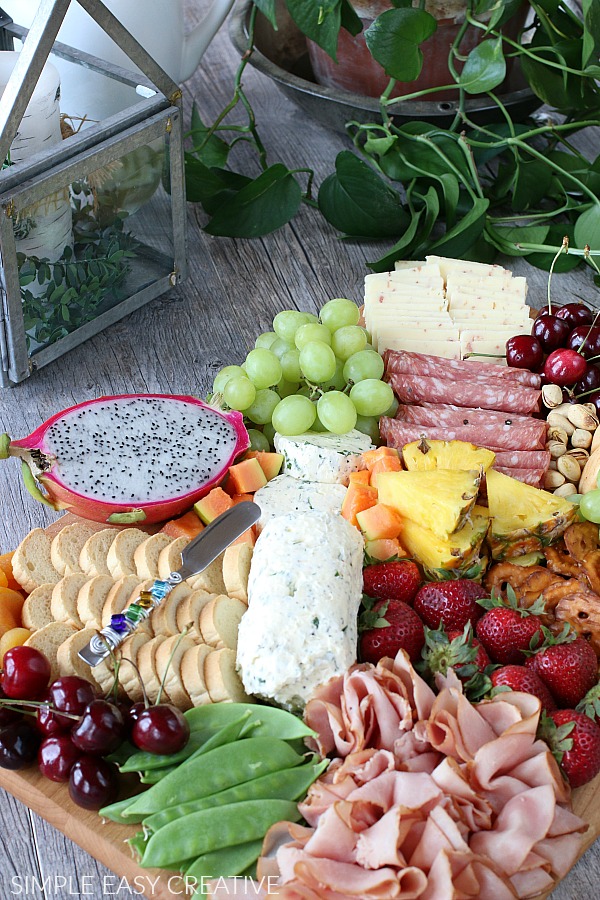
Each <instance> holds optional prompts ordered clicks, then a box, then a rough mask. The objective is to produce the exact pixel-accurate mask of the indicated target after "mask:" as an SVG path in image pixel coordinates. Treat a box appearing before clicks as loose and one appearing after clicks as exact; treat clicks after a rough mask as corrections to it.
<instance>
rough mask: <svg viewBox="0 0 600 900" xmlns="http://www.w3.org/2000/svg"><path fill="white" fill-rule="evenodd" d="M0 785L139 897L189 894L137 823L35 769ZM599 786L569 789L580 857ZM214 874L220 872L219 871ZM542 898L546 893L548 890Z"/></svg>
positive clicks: (5, 775)
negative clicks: (134, 847)
mask: <svg viewBox="0 0 600 900" xmlns="http://www.w3.org/2000/svg"><path fill="white" fill-rule="evenodd" d="M0 787H1V788H4V790H6V791H8V792H9V793H10V794H12V795H13V797H16V798H17V800H20V801H21V802H22V803H25V804H26V805H27V806H28V807H29V808H30V809H31V810H33V812H35V813H37V814H38V815H40V816H42V818H43V819H46V821H47V822H50V824H51V825H53V826H54V827H55V828H58V830H59V831H62V833H63V834H64V835H66V837H68V838H69V839H70V840H72V841H74V842H75V843H76V844H78V845H79V846H80V847H82V848H83V849H84V850H85V851H86V852H87V853H89V854H90V856H93V857H94V858H95V859H97V860H99V861H100V862H101V863H103V864H104V865H105V866H107V867H108V868H109V869H111V870H112V871H113V872H114V873H115V874H116V875H118V876H119V877H120V878H126V879H127V881H128V882H129V884H130V885H132V887H133V889H134V892H137V894H138V895H139V894H140V892H141V891H144V893H145V895H146V896H148V897H152V900H168V898H172V897H180V898H181V897H186V896H189V894H187V895H186V893H185V885H184V882H183V880H182V878H181V877H180V876H179V875H177V873H176V872H168V871H166V870H165V869H142V868H141V866H139V865H138V863H137V862H136V861H135V859H134V858H133V856H132V853H131V851H130V849H129V846H128V844H127V843H125V842H126V841H127V838H129V837H131V836H132V835H134V834H135V833H136V831H138V830H139V826H137V825H117V824H116V823H115V822H107V821H106V820H101V819H100V817H99V816H98V814H97V813H95V812H89V811H87V810H85V809H81V807H79V806H76V805H75V803H73V801H72V800H71V798H70V797H69V791H68V788H67V786H66V785H64V784H56V783H55V782H52V781H48V779H47V778H44V777H43V776H42V775H40V773H39V772H38V771H37V769H36V768H31V769H27V770H25V771H21V772H10V771H8V770H7V769H0ZM599 790H600V775H598V776H597V777H596V778H595V779H594V781H591V782H590V783H589V784H586V785H585V787H582V788H578V790H576V791H574V792H573V806H574V810H575V812H576V813H577V815H579V816H581V817H582V818H583V819H585V820H586V822H589V825H590V827H589V829H588V831H587V832H586V833H585V834H584V835H583V843H582V848H581V854H580V855H581V856H582V855H583V854H584V853H585V851H586V850H587V849H588V847H590V846H591V845H592V844H593V843H594V841H595V840H596V838H597V837H599V836H600V803H599V802H598V796H599V794H598V792H599ZM214 874H215V875H216V876H218V875H219V874H220V873H218V872H215V873H214ZM134 879H135V880H134ZM541 896H542V897H544V898H545V897H549V896H550V893H546V894H543V895H541Z"/></svg>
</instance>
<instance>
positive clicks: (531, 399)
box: [390, 374, 542, 415]
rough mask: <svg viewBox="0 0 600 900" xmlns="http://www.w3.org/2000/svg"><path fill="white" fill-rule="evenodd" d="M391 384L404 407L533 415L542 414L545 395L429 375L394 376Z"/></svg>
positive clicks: (522, 388)
mask: <svg viewBox="0 0 600 900" xmlns="http://www.w3.org/2000/svg"><path fill="white" fill-rule="evenodd" d="M390 384H391V385H392V388H393V389H394V393H395V394H396V396H397V398H398V400H399V401H400V403H408V404H413V403H417V404H419V403H423V402H426V403H448V404H450V403H451V404H453V405H455V406H467V407H469V408H472V407H473V405H474V404H477V405H478V406H481V407H482V408H483V409H496V410H502V411H503V412H509V413H510V412H513V413H519V414H520V415H531V414H532V413H537V412H539V411H540V403H541V396H542V395H541V391H538V390H535V389H534V388H530V387H525V386H524V385H522V384H514V383H510V382H508V383H501V382H495V383H494V382H470V381H454V382H453V381H449V380H448V379H447V377H446V378H439V377H435V378H434V377H429V376H425V375H414V374H413V375H406V374H392V376H391V378H390Z"/></svg>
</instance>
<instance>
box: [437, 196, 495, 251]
mask: <svg viewBox="0 0 600 900" xmlns="http://www.w3.org/2000/svg"><path fill="white" fill-rule="evenodd" d="M489 205H490V201H489V200H485V199H483V198H477V199H476V200H475V201H474V202H473V206H472V208H471V209H470V210H469V212H468V213H467V214H466V215H465V216H463V217H462V219H460V221H458V222H457V223H456V225H454V227H453V228H450V229H449V230H448V231H446V234H445V235H444V236H443V237H442V238H440V239H439V240H437V241H434V243H433V244H430V245H429V248H428V249H429V252H430V253H431V251H434V252H435V253H436V254H441V255H442V256H452V257H454V258H455V259H464V257H465V256H466V254H467V253H468V251H469V248H470V247H471V246H472V245H473V244H474V243H475V241H476V240H477V239H478V238H479V237H480V235H481V234H482V233H483V229H484V227H485V214H486V212H487V209H488V206H489Z"/></svg>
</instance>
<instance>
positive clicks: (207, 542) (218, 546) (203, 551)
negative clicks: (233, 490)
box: [79, 501, 260, 666]
mask: <svg viewBox="0 0 600 900" xmlns="http://www.w3.org/2000/svg"><path fill="white" fill-rule="evenodd" d="M259 518H260V507H259V506H257V504H256V503H251V502H249V501H244V502H242V503H236V505H235V506H232V507H231V509H228V510H226V511H225V512H224V513H222V514H221V515H220V516H218V517H217V518H216V519H215V520H214V521H213V522H211V523H210V525H208V526H207V527H206V528H204V529H203V530H202V531H201V532H200V534H199V535H198V536H197V537H195V538H194V540H193V541H190V543H189V544H188V545H187V547H185V548H184V550H183V552H182V554H181V562H182V565H181V568H180V569H178V570H177V571H176V572H171V574H170V575H169V577H168V578H167V579H166V580H165V581H162V580H160V579H157V580H156V581H155V582H154V584H153V585H152V586H151V587H150V588H149V589H148V590H147V591H140V595H139V597H138V599H137V600H136V602H135V603H132V604H131V605H130V606H128V607H127V609H126V610H124V611H123V612H122V613H119V614H118V615H114V616H111V620H110V625H108V626H107V627H106V628H103V629H102V631H100V632H98V634H95V635H94V637H93V638H92V639H91V641H90V642H89V644H87V645H86V646H85V647H83V648H82V649H81V650H80V651H79V657H80V659H82V660H83V661H84V662H86V663H87V664H88V665H89V666H97V665H98V663H101V662H102V660H104V659H106V657H107V656H110V654H111V653H112V652H113V651H114V650H116V648H117V647H118V646H119V645H120V644H122V643H123V641H124V640H125V638H126V637H129V635H130V634H131V633H132V632H133V631H135V629H136V628H137V627H138V625H139V624H140V622H144V621H145V620H146V619H147V618H148V617H149V616H150V614H151V613H152V611H153V610H154V609H156V607H157V606H159V604H160V603H162V601H163V600H164V599H165V597H166V596H167V595H168V594H169V593H170V592H171V591H172V590H173V588H174V587H175V585H177V584H181V582H182V581H185V579H186V578H191V576H192V575H197V574H198V573H199V572H202V571H203V570H204V569H206V567H207V566H209V565H210V564H211V562H213V560H215V559H216V558H217V556H219V554H220V553H222V552H223V550H225V549H226V548H227V547H229V545H230V544H232V543H233V541H235V539H236V538H238V537H239V536H240V535H241V534H243V533H244V531H247V530H248V528H250V526H251V525H254V523H255V522H257V521H258V519H259Z"/></svg>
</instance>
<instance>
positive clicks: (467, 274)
mask: <svg viewBox="0 0 600 900" xmlns="http://www.w3.org/2000/svg"><path fill="white" fill-rule="evenodd" d="M526 296H527V283H526V281H525V278H523V277H516V278H513V275H512V272H510V271H509V270H508V269H503V268H502V266H497V265H486V264H484V263H472V262H466V261H464V260H454V259H446V258H444V257H440V256H428V257H427V259H426V260H425V261H424V262H414V263H407V262H405V261H403V262H400V263H397V264H396V269H395V271H393V272H384V273H378V274H373V275H367V276H366V278H365V305H364V315H365V324H366V327H367V330H368V331H369V333H370V335H371V340H372V342H373V345H374V346H376V347H377V350H378V351H379V352H380V353H382V352H383V351H384V350H386V349H390V350H412V351H414V352H418V353H428V354H431V355H434V356H442V357H445V358H447V359H472V358H474V359H477V358H478V355H479V354H485V355H486V356H487V355H492V356H497V357H498V362H503V361H504V353H505V347H506V341H507V340H508V338H509V337H512V336H513V335H514V334H519V333H520V334H530V333H531V320H530V317H529V307H528V306H527V304H526Z"/></svg>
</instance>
